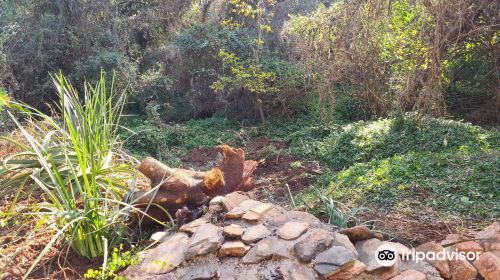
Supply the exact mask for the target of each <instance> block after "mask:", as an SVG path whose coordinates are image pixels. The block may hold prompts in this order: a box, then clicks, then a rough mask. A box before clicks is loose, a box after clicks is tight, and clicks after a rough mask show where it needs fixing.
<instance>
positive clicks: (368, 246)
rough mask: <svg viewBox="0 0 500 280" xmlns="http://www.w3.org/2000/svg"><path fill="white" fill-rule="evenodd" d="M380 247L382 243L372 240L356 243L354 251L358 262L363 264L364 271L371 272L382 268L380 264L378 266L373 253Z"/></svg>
mask: <svg viewBox="0 0 500 280" xmlns="http://www.w3.org/2000/svg"><path fill="white" fill-rule="evenodd" d="M380 245H382V241H380V240H378V239H376V238H372V239H368V240H365V241H359V242H357V243H356V246H355V247H356V251H358V254H359V260H360V261H362V262H363V263H365V265H366V271H367V272H372V271H375V270H376V269H380V268H383V266H381V265H380V264H378V262H377V259H376V256H375V252H376V251H377V248H378V247H379V246H380Z"/></svg>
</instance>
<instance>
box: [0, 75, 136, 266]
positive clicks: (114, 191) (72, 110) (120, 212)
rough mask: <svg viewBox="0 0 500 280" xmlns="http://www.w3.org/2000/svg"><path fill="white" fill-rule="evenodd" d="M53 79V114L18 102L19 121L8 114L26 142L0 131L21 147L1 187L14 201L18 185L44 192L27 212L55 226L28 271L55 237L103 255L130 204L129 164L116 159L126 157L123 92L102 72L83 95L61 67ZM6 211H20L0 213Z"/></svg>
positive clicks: (118, 235) (82, 251)
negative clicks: (122, 133) (121, 144)
mask: <svg viewBox="0 0 500 280" xmlns="http://www.w3.org/2000/svg"><path fill="white" fill-rule="evenodd" d="M53 81H54V84H55V86H56V88H57V92H58V96H59V98H60V104H59V106H58V108H57V109H58V113H59V114H58V115H57V116H54V117H51V116H49V115H46V114H44V113H42V112H40V111H39V110H36V109H34V108H32V107H29V106H27V105H22V104H21V105H20V106H22V107H24V108H25V109H26V110H27V113H26V114H25V116H26V121H25V122H24V124H21V122H20V121H19V120H17V118H15V117H14V116H13V115H12V114H11V113H9V115H10V116H11V118H12V119H13V120H14V121H15V123H16V124H17V126H18V129H19V130H20V131H21V133H22V135H23V136H24V138H25V139H26V141H27V142H28V143H29V144H27V145H25V144H22V143H20V142H17V141H15V140H14V139H9V138H4V140H7V141H10V142H11V143H13V144H15V145H17V146H18V147H19V149H20V150H21V152H20V153H18V154H15V155H12V156H11V157H9V158H7V159H5V161H4V162H3V165H2V166H3V167H2V169H0V174H1V175H7V176H5V177H4V176H2V177H3V178H4V179H3V180H2V182H0V186H1V189H0V194H1V195H2V196H5V195H6V194H8V193H15V196H14V199H13V202H12V204H15V203H17V201H18V199H19V197H20V196H21V195H23V193H24V195H28V196H29V195H30V194H31V193H32V192H33V191H35V190H36V191H38V192H42V193H43V194H44V196H45V197H46V200H45V201H42V202H40V203H37V204H36V205H32V207H33V209H32V211H30V212H32V213H33V214H34V215H37V216H40V217H41V221H42V223H43V222H44V223H47V225H48V224H50V225H51V226H54V227H55V228H56V229H57V233H56V234H55V236H54V237H53V238H52V239H51V241H50V242H49V243H48V244H47V246H46V247H45V249H44V250H43V251H42V252H41V253H40V255H39V256H38V257H37V259H36V260H35V262H34V263H33V264H32V266H31V268H30V269H29V270H28V272H27V274H29V273H30V272H31V271H32V269H33V268H34V267H35V266H36V265H37V263H38V262H39V261H40V260H41V258H42V257H43V255H44V254H45V253H46V252H47V251H48V249H49V248H50V247H51V246H52V245H53V244H54V242H55V241H56V240H58V239H59V238H60V237H64V239H65V240H66V242H67V243H68V244H69V245H70V247H71V248H72V249H73V250H74V251H75V252H76V253H77V254H79V255H81V256H83V257H87V258H89V259H92V258H95V257H98V256H102V254H103V252H104V251H105V247H106V246H108V244H109V246H110V247H114V246H115V245H116V244H119V243H120V242H121V241H122V234H123V233H124V223H123V221H124V219H125V218H126V216H127V215H126V213H127V209H129V206H127V205H124V204H123V203H121V199H122V196H123V194H124V192H125V191H126V190H127V188H126V186H125V183H124V182H125V180H127V179H128V178H130V176H131V175H133V170H132V169H131V168H130V167H129V166H128V165H127V164H125V163H122V164H120V163H119V162H124V161H123V160H122V159H121V154H120V152H119V140H118V136H117V129H118V123H119V120H120V116H121V114H122V108H123V104H124V102H125V94H123V93H122V92H118V93H116V92H115V91H114V88H113V87H112V86H111V88H108V87H107V84H106V80H105V78H104V76H101V78H100V80H99V82H98V83H97V84H96V85H95V86H92V85H90V84H86V85H85V92H84V94H83V100H81V99H80V97H79V95H78V93H77V92H76V91H75V90H74V88H73V87H72V86H71V85H70V83H69V82H68V80H66V79H65V78H64V77H63V76H62V75H60V76H58V77H57V78H53ZM111 85H113V83H112V82H111ZM30 206H31V205H30ZM120 206H126V207H124V208H121V207H120ZM11 215H14V216H15V215H23V214H21V213H11V212H8V213H5V214H4V216H7V217H9V216H11Z"/></svg>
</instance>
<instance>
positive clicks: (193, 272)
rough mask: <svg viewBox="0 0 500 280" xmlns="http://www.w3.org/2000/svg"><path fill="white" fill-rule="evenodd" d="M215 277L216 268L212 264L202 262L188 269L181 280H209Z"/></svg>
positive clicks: (216, 274)
mask: <svg viewBox="0 0 500 280" xmlns="http://www.w3.org/2000/svg"><path fill="white" fill-rule="evenodd" d="M217 276H218V272H217V267H216V266H214V265H213V264H212V263H206V262H203V263H198V264H196V265H193V266H191V267H189V268H188V270H187V271H186V273H184V275H183V276H182V278H181V280H210V279H215V278H217Z"/></svg>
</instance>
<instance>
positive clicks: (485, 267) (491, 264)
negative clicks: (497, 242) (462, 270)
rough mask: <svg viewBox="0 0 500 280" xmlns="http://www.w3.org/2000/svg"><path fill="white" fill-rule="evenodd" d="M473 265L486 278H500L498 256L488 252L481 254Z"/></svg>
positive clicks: (489, 279)
mask: <svg viewBox="0 0 500 280" xmlns="http://www.w3.org/2000/svg"><path fill="white" fill-rule="evenodd" d="M474 267H476V268H477V271H479V273H480V274H481V275H482V276H483V277H484V279H486V280H498V279H500V258H498V257H497V256H495V255H494V254H492V253H490V252H486V253H483V254H481V256H480V257H479V259H478V260H476V261H475V262H474Z"/></svg>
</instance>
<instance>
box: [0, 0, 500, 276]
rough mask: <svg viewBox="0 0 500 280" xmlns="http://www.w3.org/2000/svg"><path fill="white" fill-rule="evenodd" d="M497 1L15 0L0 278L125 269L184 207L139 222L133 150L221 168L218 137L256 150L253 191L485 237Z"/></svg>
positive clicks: (490, 208)
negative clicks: (152, 221) (143, 225)
mask: <svg viewBox="0 0 500 280" xmlns="http://www.w3.org/2000/svg"><path fill="white" fill-rule="evenodd" d="M499 11H500V2H499V1H491V0H100V1H98V0H0V161H1V162H0V233H1V234H0V236H1V237H0V279H20V278H21V277H22V276H23V275H24V277H25V278H26V277H28V276H30V277H33V278H43V279H48V278H50V279H56V278H60V277H59V275H64V277H66V276H67V275H66V273H67V271H69V270H68V268H69V267H72V271H71V272H68V273H69V274H68V275H73V276H74V277H69V278H74V279H81V278H82V275H83V277H85V278H88V279H115V277H118V274H119V273H120V271H122V270H123V269H124V268H125V267H127V266H129V265H131V264H132V263H133V259H134V256H135V255H136V254H138V253H139V252H140V251H141V250H143V249H145V248H146V244H150V243H149V242H150V241H149V240H150V237H151V235H152V233H153V232H154V231H157V230H170V229H172V228H173V227H174V225H176V226H178V225H179V224H182V223H180V222H179V220H181V221H182V219H178V220H177V222H175V221H173V219H169V220H168V221H167V222H159V223H158V225H155V227H151V228H148V229H145V230H144V231H143V230H142V229H140V228H137V227H135V225H134V226H129V223H130V222H131V221H133V220H134V217H135V216H134V215H129V214H130V211H129V209H128V208H129V206H130V207H134V204H133V203H134V202H130V201H129V200H130V197H131V195H130V194H131V193H132V194H133V193H134V192H135V191H137V190H142V189H148V188H149V189H157V188H158V187H159V186H152V184H154V183H151V182H149V180H147V179H146V178H144V177H143V176H142V175H141V174H140V172H138V171H137V169H136V167H135V166H137V164H138V163H139V162H140V161H141V160H142V159H144V158H145V157H146V156H152V157H154V158H156V159H158V160H159V161H160V162H162V163H165V164H166V165H168V166H171V167H175V168H181V169H182V168H186V169H195V170H212V168H214V166H216V163H217V162H218V160H219V159H220V155H219V154H218V149H217V146H218V145H221V144H228V145H231V146H232V147H236V148H241V149H242V150H243V151H244V152H245V156H246V159H250V160H255V162H257V163H258V167H257V168H256V169H255V172H254V173H253V179H255V188H254V189H252V190H251V191H249V192H248V193H247V194H248V195H249V196H250V197H251V198H253V199H256V200H259V201H264V202H270V203H273V204H277V205H280V206H283V207H284V208H286V209H287V210H302V211H307V212H309V213H312V214H314V215H315V216H317V217H318V218H319V219H320V220H321V221H323V222H325V223H330V224H333V225H335V226H336V227H339V228H346V227H351V226H355V225H366V226H368V227H370V228H371V229H375V230H378V231H380V232H384V233H387V234H390V236H396V237H398V238H402V239H404V240H406V241H408V242H407V243H408V244H412V246H413V245H415V246H416V245H417V244H422V243H424V242H427V241H438V242H440V241H441V240H444V239H446V238H447V236H448V234H450V233H453V234H455V233H458V234H463V236H466V237H470V238H472V237H474V236H475V231H476V230H478V229H482V228H484V227H486V226H487V225H489V224H491V222H493V221H498V220H499V217H500V204H499V203H498V201H500V189H499V186H500V177H499V176H498V170H500V130H499V128H500V127H499V124H500V72H499V67H500V47H499V46H500V44H499V43H500V20H499V16H500V13H499ZM74 89H76V90H74ZM82 186H84V187H82ZM68 189H69V190H70V191H69V192H68ZM40 194H41V195H40ZM176 201H177V200H176ZM129 202H130V203H131V204H130V205H128V206H127V207H123V206H124V204H127V203H129ZM207 202H208V201H207ZM176 203H177V202H176ZM148 206H149V205H148ZM183 206H184V205H183ZM197 206H200V205H197ZM205 206H206V205H205ZM184 208H185V207H183V208H182V210H186V209H187V208H185V209H184ZM205 208H206V207H205ZM205 208H203V207H198V208H195V209H189V210H193V211H192V212H191V213H194V212H196V213H198V214H201V213H202V211H203V210H204V209H205ZM200 209H201V210H200ZM174 210H175V209H174ZM177 210H181V209H180V208H179V209H177ZM194 210H196V211H194ZM134 211H135V209H134ZM132 212H133V211H132ZM181 212H182V211H181ZM68 213H70V214H68ZM184 213H185V212H184ZM171 214H172V215H173V214H174V213H171ZM175 214H176V218H177V212H175ZM193 215H194V214H193ZM169 217H170V216H169ZM80 220H82V221H85V222H80ZM75 221H78V223H75ZM110 221H112V222H110ZM108 241H109V243H108ZM106 244H107V245H106ZM106 246H109V250H108V247H106ZM148 246H149V245H148ZM70 248H71V249H72V250H69V249H70ZM20 252H21V253H20ZM68 252H73V253H70V255H68ZM71 254H72V255H71ZM68 256H69V257H68ZM108 256H109V260H110V261H109V262H108V259H107V258H106V257H108ZM59 258H61V259H64V261H65V262H64V263H63V265H62V266H61V265H59V268H57V267H55V263H58V264H59V263H60V262H59ZM101 258H103V260H101ZM66 261H67V263H66ZM111 263H113V265H110V266H106V265H107V264H111ZM64 264H67V266H66V267H65V266H64ZM101 264H102V266H100V265H101ZM96 269H97V270H96ZM106 275H107V276H106ZM9 277H10V278H9Z"/></svg>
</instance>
